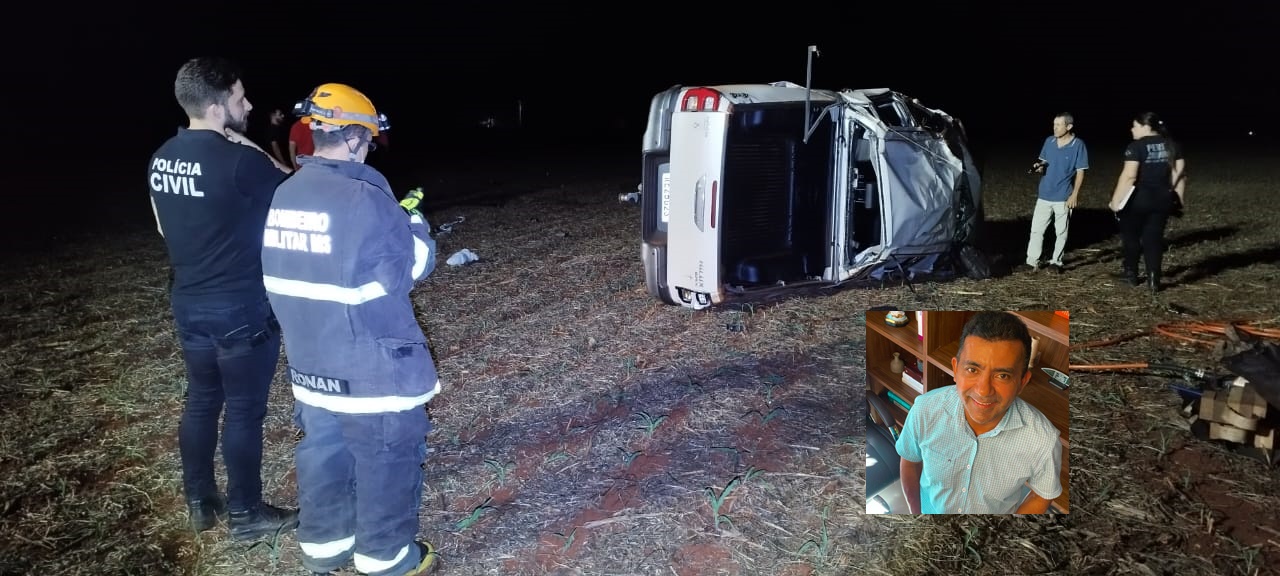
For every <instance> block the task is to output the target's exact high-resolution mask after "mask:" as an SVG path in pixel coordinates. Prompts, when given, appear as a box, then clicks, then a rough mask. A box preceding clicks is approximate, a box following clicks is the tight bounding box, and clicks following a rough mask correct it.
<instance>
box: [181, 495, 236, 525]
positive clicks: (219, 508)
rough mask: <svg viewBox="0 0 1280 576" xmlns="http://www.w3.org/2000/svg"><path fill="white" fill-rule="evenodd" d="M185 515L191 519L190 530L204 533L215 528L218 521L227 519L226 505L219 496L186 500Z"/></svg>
mask: <svg viewBox="0 0 1280 576" xmlns="http://www.w3.org/2000/svg"><path fill="white" fill-rule="evenodd" d="M187 514H188V516H189V517H190V518H191V529H192V530H195V531H196V532H204V531H205V530H208V529H210V528H213V527H214V526H216V525H217V524H218V520H223V521H225V520H226V519H227V503H226V502H225V501H223V500H222V497H220V496H209V497H207V498H197V499H195V500H188V501H187Z"/></svg>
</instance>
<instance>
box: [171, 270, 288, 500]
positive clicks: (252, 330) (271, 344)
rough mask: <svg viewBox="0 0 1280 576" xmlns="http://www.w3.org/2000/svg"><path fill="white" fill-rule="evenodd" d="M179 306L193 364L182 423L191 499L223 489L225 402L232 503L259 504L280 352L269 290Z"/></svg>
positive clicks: (176, 306)
mask: <svg viewBox="0 0 1280 576" xmlns="http://www.w3.org/2000/svg"><path fill="white" fill-rule="evenodd" d="M172 306H173V316H174V321H175V323H176V324H177V329H178V336H179V338H180V339H181V341H182V354H183V358H184V359H185V360H186V364H187V380H188V384H187V401H186V406H185V407H184V409H183V412H182V423H181V424H180V425H179V427H178V445H179V447H180V449H181V451H182V480H183V487H184V489H185V490H186V496H187V499H188V500H193V499H197V498H207V497H210V496H213V495H216V494H217V493H218V487H217V483H216V481H215V480H214V473H213V470H214V464H213V455H214V451H215V449H216V448H217V445H218V419H219V416H220V415H221V413H222V407H223V405H224V404H225V405H226V408H227V415H226V424H225V426H224V428H223V431H222V461H223V463H224V464H225V465H226V467H227V508H228V509H229V510H231V511H233V512H238V511H243V510H249V509H252V508H253V507H255V506H257V505H258V503H259V502H261V501H262V420H263V418H264V417H265V416H266V414H267V394H268V392H269V391H270V388H271V381H272V379H273V377H274V376H275V371H276V363H277V362H278V361H279V359H280V329H279V324H277V323H276V319H275V315H274V314H273V313H272V312H271V304H270V303H269V302H268V301H267V298H266V296H265V295H262V296H261V297H250V298H244V299H239V300H236V299H232V298H203V299H199V300H196V299H191V298H185V299H174V300H173V302H172Z"/></svg>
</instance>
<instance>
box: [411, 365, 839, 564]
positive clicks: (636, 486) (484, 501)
mask: <svg viewBox="0 0 1280 576" xmlns="http://www.w3.org/2000/svg"><path fill="white" fill-rule="evenodd" d="M820 368H821V367H820V366H819V365H818V364H816V363H814V362H812V361H806V360H802V359H798V358H782V359H774V360H757V361H754V362H751V363H748V364H741V365H736V366H727V367H719V368H715V369H713V370H704V372H705V373H703V374H700V375H698V376H694V377H690V376H686V375H672V374H670V373H668V374H666V375H664V376H658V377H654V378H650V379H648V380H646V381H643V382H641V383H638V384H635V385H633V386H632V388H631V389H630V390H628V391H625V392H624V393H623V395H622V397H621V398H617V399H608V400H606V399H598V400H597V401H595V402H594V403H592V404H591V405H589V406H587V407H585V408H586V409H585V410H584V409H583V408H569V407H565V408H562V409H560V410H558V411H556V412H555V413H554V414H552V415H547V414H542V413H537V412H536V411H533V410H524V412H523V414H520V416H521V417H519V418H517V419H515V420H511V421H507V422H503V423H498V424H493V425H489V426H486V427H484V428H483V429H481V430H479V431H478V432H477V433H476V434H475V435H474V436H473V437H472V438H470V439H469V440H468V441H467V442H465V444H464V446H462V447H460V448H459V449H458V450H451V451H446V452H443V453H441V454H439V455H437V456H436V457H435V459H436V461H437V467H439V466H444V467H446V468H447V471H446V472H445V474H446V475H457V476H458V477H464V476H465V475H467V474H468V473H469V470H474V469H477V468H480V467H481V466H482V465H483V460H487V459H492V460H496V461H499V462H509V463H511V466H512V467H511V468H510V469H509V470H508V471H507V472H506V477H505V482H503V483H502V484H501V485H498V486H495V487H493V488H492V489H491V490H489V491H488V492H481V493H477V494H472V495H469V496H467V497H465V498H462V499H459V500H457V501H455V502H451V503H449V502H445V503H442V505H441V508H442V509H444V510H446V511H448V513H447V515H448V516H450V517H457V518H463V517H466V516H467V515H468V514H469V513H470V512H471V511H472V510H475V509H476V508H477V507H480V506H485V505H487V506H491V507H493V508H492V509H490V510H489V511H488V512H487V513H486V514H484V515H483V516H482V517H481V520H480V521H479V522H477V524H476V525H475V527H474V528H472V529H471V530H474V533H473V534H472V535H473V536H474V538H475V540H476V541H474V542H473V543H472V546H484V547H501V548H504V549H510V553H509V554H503V557H505V558H508V560H506V561H505V563H504V565H503V566H502V567H501V568H502V570H503V571H504V572H505V573H512V574H528V573H548V572H552V571H554V570H555V569H556V567H557V566H561V565H562V564H564V563H566V562H570V561H572V560H573V559H574V558H575V557H577V556H578V555H579V554H580V553H581V552H582V550H583V548H584V546H587V545H588V543H589V542H590V541H591V540H592V537H593V536H594V535H596V534H602V535H603V534H607V532H608V531H609V530H610V527H613V526H615V525H623V522H625V521H626V520H625V518H626V516H627V514H625V511H627V510H630V509H636V508H641V507H643V506H644V505H645V504H646V503H652V502H654V501H670V502H672V503H675V502H676V501H683V502H685V503H687V502H688V501H689V497H690V494H692V493H695V492H696V493H697V494H696V495H695V496H693V498H694V502H696V504H695V505H694V506H693V507H689V506H686V507H685V508H684V510H685V512H682V513H679V514H677V513H675V512H670V513H668V512H666V511H665V509H664V512H663V513H662V514H664V515H669V516H683V515H689V514H692V515H700V516H704V517H705V516H707V515H708V514H709V511H708V510H706V509H705V508H706V504H705V502H706V496H705V495H704V494H701V493H700V492H701V491H700V490H697V491H695V490H691V489H688V488H685V487H684V486H685V485H688V484H689V483H690V482H691V481H695V482H696V485H697V486H705V485H716V486H717V487H718V489H723V484H725V483H727V482H728V481H729V479H731V478H733V477H734V476H735V475H738V474H741V473H742V471H744V470H747V469H749V468H752V467H754V468H756V469H762V470H782V469H786V468H788V467H789V464H790V462H792V461H793V460H794V459H795V458H796V457H797V453H798V452H799V450H798V449H796V448H794V447H790V446H788V439H789V438H792V437H795V436H797V435H799V434H802V433H803V432H802V431H801V430H800V429H798V428H797V427H796V425H794V424H788V420H789V419H791V418H792V417H793V416H795V417H797V418H798V419H799V420H798V421H801V422H806V423H808V424H810V425H811V423H812V421H814V420H815V417H816V418H818V419H822V418H830V416H831V414H833V411H842V410H843V411H845V412H846V413H847V410H848V407H847V406H841V405H833V404H832V403H823V402H820V401H804V400H794V399H793V400H789V401H787V405H788V408H787V409H786V410H784V411H783V412H782V413H781V414H782V415H781V416H778V415H777V414H772V415H771V414H770V408H769V407H768V404H766V403H765V401H764V397H763V395H761V394H753V393H752V392H753V391H756V390H760V389H763V388H766V386H767V385H766V384H765V383H764V380H765V378H766V377H767V376H769V375H773V376H774V377H777V375H779V374H785V375H786V376H783V377H782V379H783V380H784V381H786V382H794V381H796V380H797V379H799V378H803V377H805V376H806V375H808V374H813V373H815V372H816V371H817V370H819V369H820ZM690 382H696V384H690ZM786 388H787V386H786V385H779V386H777V387H776V388H775V390H776V391H777V392H779V393H781V394H782V395H783V396H785V395H786ZM756 398H758V402H755V403H752V402H749V401H748V400H747V399H756ZM726 399H727V400H726ZM735 403H736V404H737V407H736V408H735V410H737V409H738V408H741V407H742V406H744V405H745V406H747V407H749V408H751V409H749V410H745V411H740V412H737V413H734V414H728V413H725V414H723V415H722V416H723V417H722V418H720V419H717V420H715V421H714V422H711V423H710V424H712V425H711V426H710V427H706V426H707V424H708V423H706V422H701V421H700V420H701V419H702V415H703V414H705V413H706V411H707V410H711V409H716V408H722V407H724V406H725V405H729V406H733V405H735ZM837 404H838V403H837ZM641 411H647V412H648V413H650V414H653V415H655V416H657V415H665V416H666V418H665V419H664V420H663V421H662V422H661V424H660V425H659V426H658V427H657V429H656V432H655V433H654V435H653V436H652V437H646V435H645V432H644V431H643V430H637V429H636V428H637V427H639V425H640V423H641V422H640V420H639V419H638V418H637V416H636V415H637V414H638V413H639V412H641ZM789 412H790V413H792V414H789ZM691 415H692V416H691ZM766 418H767V419H768V421H766ZM543 422H546V423H553V425H552V426H548V425H547V424H545V423H543ZM727 422H731V424H727ZM699 428H701V429H699ZM531 430H540V431H538V432H533V433H530V431H531ZM729 448H732V450H730V449H729ZM562 459H563V460H565V461H566V465H565V466H562V467H560V466H559V462H560V461H561V460H562ZM551 463H555V464H556V465H557V467H559V469H558V470H555V469H552V466H550V464H551ZM691 476H692V477H693V478H690V477H691ZM732 502H733V497H730V498H729V499H728V500H727V501H726V508H725V509H724V510H722V513H729V512H730V511H731V509H732ZM512 504H516V505H514V506H513V505H512ZM557 508H558V509H557ZM672 509H673V510H674V509H676V507H674V506H673V507H672ZM549 516H550V517H553V518H554V520H553V521H552V522H551V523H549V522H548V520H547V519H548V517H549ZM619 516H621V517H622V519H619ZM640 516H642V517H643V516H644V515H643V514H642V515H640ZM485 531H488V532H489V533H488V534H485V533H484V532H485ZM601 531H604V532H601ZM557 533H558V534H557ZM570 535H571V536H570ZM490 536H492V537H490ZM668 552H669V553H672V554H673V555H672V558H673V561H675V562H677V563H681V564H684V563H688V562H700V561H708V562H712V561H714V562H716V564H715V566H717V567H720V568H724V567H726V566H732V565H735V563H734V562H733V560H732V558H731V555H730V553H729V549H728V548H727V547H724V546H721V545H719V544H717V543H714V542H713V543H710V544H708V543H705V542H698V541H691V542H688V543H686V544H685V545H684V546H683V547H682V548H681V549H679V550H675V551H668ZM695 567H696V566H690V568H695ZM691 573H692V572H691Z"/></svg>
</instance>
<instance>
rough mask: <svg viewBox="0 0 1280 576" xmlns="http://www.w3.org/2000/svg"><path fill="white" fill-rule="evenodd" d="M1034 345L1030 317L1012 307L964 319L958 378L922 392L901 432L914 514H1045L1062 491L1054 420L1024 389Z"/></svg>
mask: <svg viewBox="0 0 1280 576" xmlns="http://www.w3.org/2000/svg"><path fill="white" fill-rule="evenodd" d="M1030 350H1031V336H1030V334H1029V333H1028V331H1027V326H1026V324H1024V323H1023V322H1022V320H1020V319H1019V318H1018V317H1017V316H1014V315H1013V314H1010V313H1008V312H979V313H978V314H976V315H974V317H973V318H971V319H970V320H969V322H968V323H967V324H966V325H965V327H964V331H963V332H962V333H961V334H960V349H959V350H958V351H957V353H956V354H957V356H956V357H955V358H952V359H951V369H952V372H953V373H954V374H955V381H956V385H955V386H944V387H942V388H937V389H934V390H930V391H929V392H926V393H924V394H922V395H920V396H919V397H917V398H916V401H915V403H914V404H913V405H912V406H911V410H910V412H908V413H907V420H906V422H905V423H904V424H903V426H902V435H901V436H899V437H898V443H897V450H898V454H899V455H900V456H901V457H902V458H901V464H900V469H901V474H902V491H903V495H904V496H905V497H906V500H907V505H908V507H909V508H910V510H911V513H912V514H921V513H923V514H1042V513H1044V512H1045V511H1046V510H1048V509H1049V502H1050V501H1052V500H1053V499H1054V498H1057V497H1058V496H1059V495H1061V494H1062V483H1061V481H1060V480H1059V475H1060V473H1061V466H1062V449H1061V446H1060V444H1059V443H1058V437H1059V432H1058V429H1057V428H1056V427H1054V425H1053V423H1052V422H1050V421H1049V419H1048V418H1046V417H1045V416H1044V414H1041V413H1040V411H1038V410H1036V409H1035V407H1033V406H1031V405H1030V404H1028V403H1027V402H1025V401H1024V400H1022V399H1021V398H1018V394H1020V393H1021V392H1022V389H1023V388H1025V387H1026V386H1027V383H1028V382H1030V381H1031V371H1030V369H1029V368H1028V366H1027V365H1028V363H1029V360H1030ZM1024 484H1025V485H1029V486H1030V487H1031V490H1030V492H1027V491H1026V489H1025V488H1024Z"/></svg>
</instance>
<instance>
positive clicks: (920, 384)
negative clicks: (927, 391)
mask: <svg viewBox="0 0 1280 576" xmlns="http://www.w3.org/2000/svg"><path fill="white" fill-rule="evenodd" d="M902 383H903V384H906V385H907V386H910V387H911V389H912V390H915V391H916V393H918V394H924V374H921V373H920V371H919V370H916V368H915V366H904V367H903V368H902Z"/></svg>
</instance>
